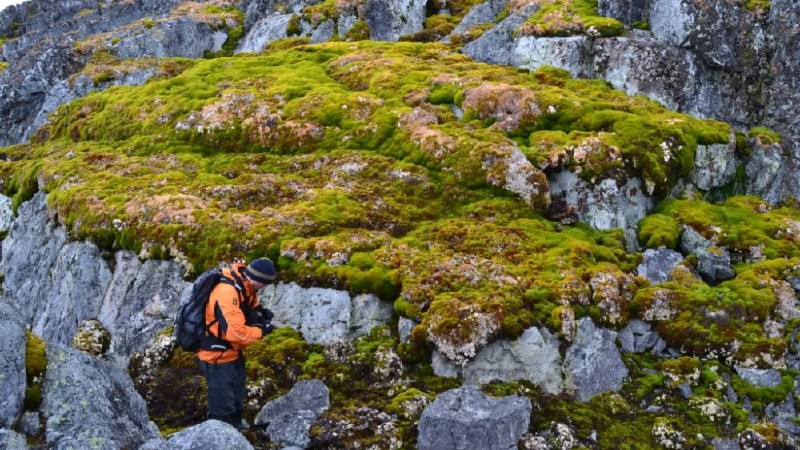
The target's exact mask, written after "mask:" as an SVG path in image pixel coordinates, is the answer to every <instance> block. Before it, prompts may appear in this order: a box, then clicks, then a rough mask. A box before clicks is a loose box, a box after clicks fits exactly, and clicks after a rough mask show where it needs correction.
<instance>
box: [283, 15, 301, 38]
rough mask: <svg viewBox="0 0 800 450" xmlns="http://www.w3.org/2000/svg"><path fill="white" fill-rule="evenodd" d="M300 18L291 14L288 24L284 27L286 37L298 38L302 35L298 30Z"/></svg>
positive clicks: (299, 29)
mask: <svg viewBox="0 0 800 450" xmlns="http://www.w3.org/2000/svg"><path fill="white" fill-rule="evenodd" d="M301 20H302V17H300V16H299V15H297V14H293V15H292V17H291V18H290V19H289V23H288V24H287V25H286V36H289V37H291V36H300V34H302V33H303V30H302V29H301V28H300V21H301Z"/></svg>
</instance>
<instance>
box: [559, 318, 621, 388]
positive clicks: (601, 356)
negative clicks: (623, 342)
mask: <svg viewBox="0 0 800 450" xmlns="http://www.w3.org/2000/svg"><path fill="white" fill-rule="evenodd" d="M616 337H617V333H615V332H613V331H611V330H607V329H602V328H597V327H595V325H594V323H593V322H592V319H589V318H588V317H586V318H583V319H581V320H579V321H578V332H577V334H576V335H575V340H574V342H573V344H572V345H571V346H570V347H569V349H567V354H566V356H565V357H564V369H565V372H566V387H567V390H568V391H570V392H574V395H575V397H576V398H577V399H578V400H580V401H582V402H585V401H588V400H590V399H591V398H592V397H594V396H595V395H596V394H600V393H602V392H606V391H616V390H619V389H620V388H621V387H622V381H623V380H624V378H625V377H627V376H628V368H627V367H625V364H624V363H623V362H622V357H621V356H620V353H619V350H618V349H617V346H616V344H615V343H614V341H615V340H616Z"/></svg>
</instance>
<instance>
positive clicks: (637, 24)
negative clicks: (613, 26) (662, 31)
mask: <svg viewBox="0 0 800 450" xmlns="http://www.w3.org/2000/svg"><path fill="white" fill-rule="evenodd" d="M631 27H633V28H636V29H637V30H646V31H649V30H650V22H646V21H645V22H642V21H639V20H634V21H633V22H632V23H631Z"/></svg>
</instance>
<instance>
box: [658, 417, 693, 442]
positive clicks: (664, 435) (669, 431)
mask: <svg viewBox="0 0 800 450" xmlns="http://www.w3.org/2000/svg"><path fill="white" fill-rule="evenodd" d="M651 432H652V434H653V437H654V438H655V441H656V443H657V444H658V445H659V446H660V447H661V448H683V445H684V444H685V443H686V436H684V434H683V433H681V432H680V431H678V430H676V429H675V428H674V427H673V426H672V424H670V423H669V421H668V419H665V418H663V417H658V418H656V420H655V423H654V424H653V429H652V431H651Z"/></svg>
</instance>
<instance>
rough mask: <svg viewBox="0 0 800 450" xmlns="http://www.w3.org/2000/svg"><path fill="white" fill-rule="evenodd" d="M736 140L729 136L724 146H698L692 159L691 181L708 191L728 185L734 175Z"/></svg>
mask: <svg viewBox="0 0 800 450" xmlns="http://www.w3.org/2000/svg"><path fill="white" fill-rule="evenodd" d="M735 152H736V138H735V137H734V136H731V137H730V138H729V141H728V143H726V144H713V145H698V146H697V151H696V152H695V157H694V170H692V174H691V177H692V181H694V184H695V185H696V186H697V187H698V188H700V189H702V190H704V191H709V190H711V189H714V188H720V187H723V186H725V185H726V184H728V183H730V182H731V180H733V176H734V175H735V174H736V157H735Z"/></svg>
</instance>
